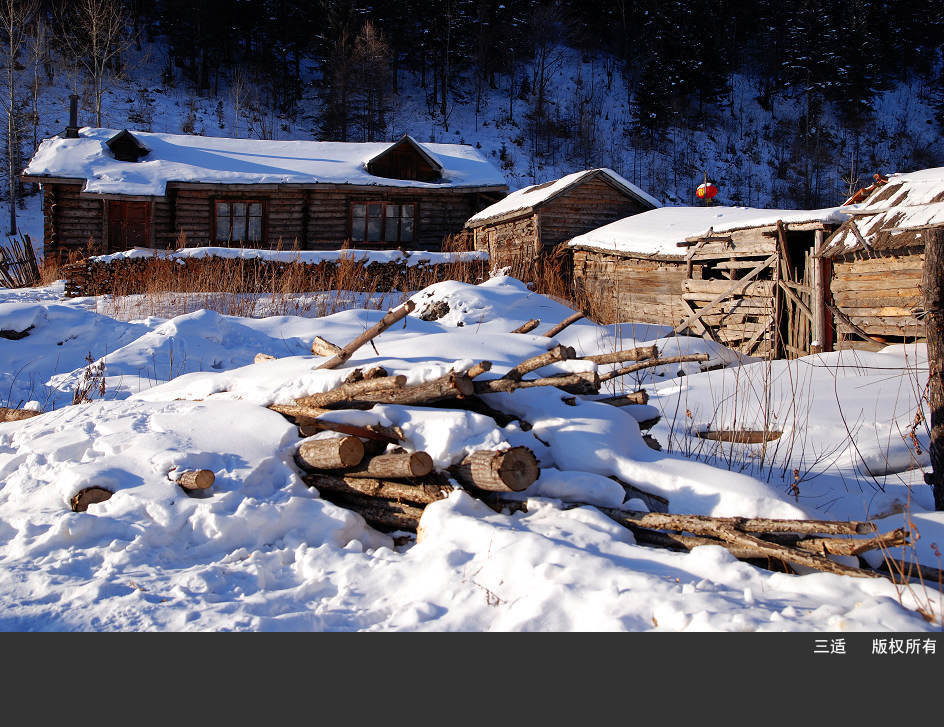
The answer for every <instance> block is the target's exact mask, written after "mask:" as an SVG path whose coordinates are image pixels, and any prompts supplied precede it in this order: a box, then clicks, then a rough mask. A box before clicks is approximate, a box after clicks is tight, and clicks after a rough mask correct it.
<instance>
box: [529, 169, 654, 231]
mask: <svg viewBox="0 0 944 727" xmlns="http://www.w3.org/2000/svg"><path fill="white" fill-rule="evenodd" d="M647 209H649V207H644V206H643V205H642V204H641V203H640V202H639V201H638V200H636V199H633V198H631V197H627V196H626V194H625V193H624V192H621V191H620V190H618V189H617V188H616V187H614V186H613V185H611V184H609V183H608V182H606V181H605V180H604V179H602V178H600V177H597V178H594V179H591V180H589V181H587V182H584V183H583V184H579V185H576V186H575V187H572V188H571V189H569V190H567V191H566V192H564V193H562V194H561V195H559V196H557V197H555V198H554V199H552V200H550V201H549V202H547V203H545V204H543V205H541V206H540V210H539V212H540V215H539V220H540V230H539V237H540V240H541V244H542V245H544V246H545V247H554V246H555V245H557V244H558V243H561V242H565V241H566V240H569V239H570V238H572V237H576V236H577V235H582V234H583V233H584V232H589V231H590V230H595V229H596V228H598V227H602V226H603V225H607V224H609V223H610V222H615V221H616V220H619V219H622V218H623V217H628V216H629V215H634V214H638V213H639V212H645V211H646V210H647Z"/></svg>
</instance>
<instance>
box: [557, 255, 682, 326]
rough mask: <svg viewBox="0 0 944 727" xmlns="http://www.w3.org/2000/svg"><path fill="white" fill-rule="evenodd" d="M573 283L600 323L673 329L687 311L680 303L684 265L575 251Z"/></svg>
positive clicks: (674, 262) (643, 258) (678, 261)
mask: <svg viewBox="0 0 944 727" xmlns="http://www.w3.org/2000/svg"><path fill="white" fill-rule="evenodd" d="M573 275H574V283H575V284H576V285H577V287H578V289H580V290H582V291H584V294H585V295H586V296H587V300H588V307H589V308H590V311H591V314H592V315H593V318H594V320H597V321H598V322H600V323H616V322H621V321H638V322H644V323H655V324H660V325H667V326H674V325H675V324H676V323H678V322H679V321H680V320H681V319H682V317H683V316H684V315H685V314H687V313H688V311H687V310H686V309H685V308H684V307H683V306H682V304H681V298H680V296H681V294H682V285H683V283H684V281H685V262H684V261H683V260H674V261H673V260H665V259H661V260H660V259H656V258H646V257H627V256H623V255H616V254H612V253H608V252H603V251H600V250H585V249H575V250H574V251H573Z"/></svg>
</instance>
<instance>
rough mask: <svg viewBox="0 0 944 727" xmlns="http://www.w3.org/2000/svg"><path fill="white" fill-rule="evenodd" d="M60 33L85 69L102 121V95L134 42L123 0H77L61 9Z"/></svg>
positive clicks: (98, 123)
mask: <svg viewBox="0 0 944 727" xmlns="http://www.w3.org/2000/svg"><path fill="white" fill-rule="evenodd" d="M58 19H59V25H60V35H61V39H62V42H63V44H64V45H65V48H66V50H67V52H68V54H69V55H70V56H71V58H72V60H73V62H74V63H75V64H76V65H77V66H78V67H79V68H80V69H81V70H82V72H83V73H84V75H85V76H86V78H87V80H88V83H89V86H90V87H91V90H92V96H93V99H94V102H95V125H96V126H101V125H102V98H103V97H104V95H105V91H106V90H108V85H109V83H110V81H111V79H112V77H113V76H114V73H115V69H116V68H117V64H118V63H119V61H120V60H121V54H122V53H124V51H125V50H127V49H128V47H129V46H130V45H131V43H132V37H131V33H130V32H129V22H128V15H127V12H126V10H125V6H124V4H123V3H122V2H121V0H73V2H71V3H69V4H67V5H66V4H64V6H63V8H62V9H61V10H60V11H59V12H58Z"/></svg>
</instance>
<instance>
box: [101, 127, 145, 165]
mask: <svg viewBox="0 0 944 727" xmlns="http://www.w3.org/2000/svg"><path fill="white" fill-rule="evenodd" d="M105 143H106V144H107V145H108V148H109V149H111V153H112V154H114V155H115V159H117V160H118V161H120V162H136V161H138V160H139V159H140V158H141V157H143V156H147V154H148V153H150V151H151V150H150V149H148V148H147V147H146V146H144V144H142V143H141V142H140V141H138V140H137V138H135V136H134V134H132V133H131V132H130V131H128V130H127V129H125V130H124V131H119V132H118V133H117V134H115V135H114V136H113V137H111V138H110V139H109V140H108V141H107V142H105Z"/></svg>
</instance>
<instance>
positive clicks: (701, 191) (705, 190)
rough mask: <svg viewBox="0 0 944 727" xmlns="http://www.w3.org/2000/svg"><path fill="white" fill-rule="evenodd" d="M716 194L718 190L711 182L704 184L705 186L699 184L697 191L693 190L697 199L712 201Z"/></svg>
mask: <svg viewBox="0 0 944 727" xmlns="http://www.w3.org/2000/svg"><path fill="white" fill-rule="evenodd" d="M717 194H718V188H717V187H716V186H715V185H714V184H712V183H711V182H706V183H705V184H699V185H698V189H696V190H695V195H696V196H697V197H698V199H705V198H706V197H707V198H708V199H712V198H714V197H715V195H717Z"/></svg>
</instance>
